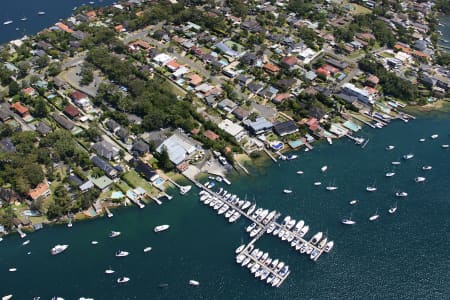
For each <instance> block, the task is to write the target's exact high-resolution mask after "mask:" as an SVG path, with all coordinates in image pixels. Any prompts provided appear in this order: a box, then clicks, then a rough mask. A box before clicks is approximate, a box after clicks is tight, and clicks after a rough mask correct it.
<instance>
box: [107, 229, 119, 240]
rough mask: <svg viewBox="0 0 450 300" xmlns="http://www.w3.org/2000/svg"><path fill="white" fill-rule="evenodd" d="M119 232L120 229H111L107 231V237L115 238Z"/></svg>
mask: <svg viewBox="0 0 450 300" xmlns="http://www.w3.org/2000/svg"><path fill="white" fill-rule="evenodd" d="M120 234H121V232H120V231H114V230H111V232H110V233H109V237H110V238H115V237H118V236H119V235H120Z"/></svg>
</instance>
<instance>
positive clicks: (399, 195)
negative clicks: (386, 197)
mask: <svg viewBox="0 0 450 300" xmlns="http://www.w3.org/2000/svg"><path fill="white" fill-rule="evenodd" d="M395 196H397V197H406V196H408V193H407V192H396V193H395Z"/></svg>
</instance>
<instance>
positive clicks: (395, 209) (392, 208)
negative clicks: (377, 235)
mask: <svg viewBox="0 0 450 300" xmlns="http://www.w3.org/2000/svg"><path fill="white" fill-rule="evenodd" d="M396 211H397V205H395V206H394V207H391V208H389V210H388V212H389V213H390V214H393V213H395V212H396Z"/></svg>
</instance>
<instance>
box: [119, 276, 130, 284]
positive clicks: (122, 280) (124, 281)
mask: <svg viewBox="0 0 450 300" xmlns="http://www.w3.org/2000/svg"><path fill="white" fill-rule="evenodd" d="M128 281H130V278H128V277H119V278H117V283H127V282H128Z"/></svg>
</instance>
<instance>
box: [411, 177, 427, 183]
mask: <svg viewBox="0 0 450 300" xmlns="http://www.w3.org/2000/svg"><path fill="white" fill-rule="evenodd" d="M425 180H426V178H425V177H421V176H419V177H416V178H414V181H415V182H424V181H425Z"/></svg>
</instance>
